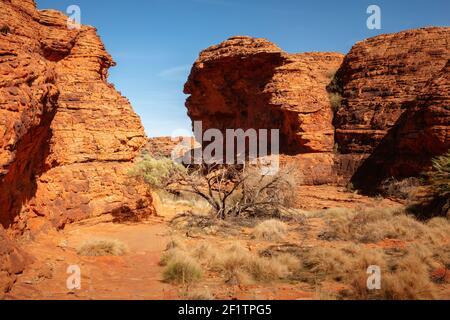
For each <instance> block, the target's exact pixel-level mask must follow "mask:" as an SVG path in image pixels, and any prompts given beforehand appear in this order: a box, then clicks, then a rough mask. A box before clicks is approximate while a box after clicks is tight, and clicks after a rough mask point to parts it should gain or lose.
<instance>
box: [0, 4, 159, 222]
mask: <svg viewBox="0 0 450 320" xmlns="http://www.w3.org/2000/svg"><path fill="white" fill-rule="evenodd" d="M0 21H1V23H2V24H4V25H5V26H7V28H5V30H7V32H4V33H1V34H0V92H1V94H0V115H1V117H0V223H1V224H2V225H3V226H5V227H10V226H12V225H14V227H15V228H16V229H20V230H24V229H27V228H34V227H37V228H41V227H42V226H43V225H45V224H46V222H47V221H51V222H52V225H53V226H55V227H62V226H64V225H65V224H66V223H68V222H71V221H75V220H79V219H83V218H87V217H91V216H96V215H100V214H103V213H115V214H120V213H121V212H129V211H133V210H137V211H146V212H148V213H150V212H151V211H152V208H151V197H149V195H148V194H147V191H146V189H145V188H144V187H140V186H132V185H127V183H126V181H127V180H128V178H127V171H128V170H129V168H130V165H131V163H132V161H133V159H134V158H135V157H136V155H137V154H138V153H139V150H140V148H141V147H142V146H143V145H144V144H145V143H146V142H147V139H146V137H145V134H144V130H143V127H142V125H141V122H140V119H139V117H138V116H137V115H136V114H135V113H134V112H133V110H132V107H131V105H130V104H129V102H128V100H127V99H126V98H124V97H122V96H121V95H120V93H119V92H117V91H116V90H115V89H114V87H113V86H112V85H111V84H109V83H108V82H107V77H108V69H109V68H110V67H111V66H113V65H114V62H113V60H112V58H111V56H110V55H109V54H108V53H107V52H106V50H105V48H104V46H103V44H102V42H101V40H100V39H99V37H98V36H97V34H96V30H95V29H94V28H93V27H88V26H82V27H81V28H80V29H69V28H68V26H67V17H65V16H64V15H63V14H61V13H59V12H57V11H53V10H44V11H37V10H36V8H35V4H34V2H33V1H32V0H27V1H23V0H21V1H19V0H11V1H8V0H6V1H5V0H2V1H0Z"/></svg>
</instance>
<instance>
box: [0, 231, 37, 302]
mask: <svg viewBox="0 0 450 320" xmlns="http://www.w3.org/2000/svg"><path fill="white" fill-rule="evenodd" d="M29 262H31V258H30V257H29V256H28V255H27V254H25V253H24V252H22V250H20V249H19V248H18V247H17V246H16V245H15V244H14V243H13V242H12V241H11V240H10V239H9V238H8V236H7V235H6V232H5V230H4V229H3V228H2V227H1V226H0V299H2V297H3V295H4V294H5V293H7V292H8V291H9V290H10V289H11V287H12V285H13V284H14V282H15V280H16V277H17V275H18V274H20V273H22V272H23V271H24V269H25V267H26V265H27V264H28V263H29Z"/></svg>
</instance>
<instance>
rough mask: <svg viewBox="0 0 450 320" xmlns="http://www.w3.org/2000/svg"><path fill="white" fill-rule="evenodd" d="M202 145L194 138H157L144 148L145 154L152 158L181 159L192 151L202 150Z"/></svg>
mask: <svg viewBox="0 0 450 320" xmlns="http://www.w3.org/2000/svg"><path fill="white" fill-rule="evenodd" d="M200 147H201V146H200V144H199V143H198V142H197V141H195V138H193V137H156V138H150V139H148V143H147V144H146V145H145V147H144V148H142V153H143V154H149V155H150V156H152V157H164V158H172V159H180V160H181V158H184V157H185V156H186V157H188V155H187V153H189V154H190V151H191V150H192V149H196V148H200Z"/></svg>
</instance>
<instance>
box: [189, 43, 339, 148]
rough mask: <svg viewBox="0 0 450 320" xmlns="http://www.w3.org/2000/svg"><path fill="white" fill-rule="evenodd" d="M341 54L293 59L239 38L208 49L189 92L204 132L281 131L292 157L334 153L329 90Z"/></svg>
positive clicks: (272, 47)
mask: <svg viewBox="0 0 450 320" xmlns="http://www.w3.org/2000/svg"><path fill="white" fill-rule="evenodd" d="M342 59H343V56H342V55H341V54H338V53H305V54H288V53H286V52H283V51H282V50H281V49H279V48H278V47H277V46H275V45H274V44H272V43H270V42H269V41H266V40H264V39H254V38H250V37H234V38H231V39H229V40H227V41H225V42H223V43H221V44H219V45H217V46H213V47H210V48H208V49H206V50H204V51H203V52H202V53H201V54H200V57H199V59H198V60H197V61H196V62H195V64H194V66H193V68H192V71H191V74H190V76H189V80H188V82H187V83H186V85H185V90H184V91H185V93H186V94H189V95H190V97H189V98H188V100H187V103H186V106H187V109H188V114H189V116H190V117H191V119H192V120H193V121H202V122H203V130H207V129H210V128H217V129H220V130H222V131H225V129H234V128H235V129H238V128H240V129H244V130H247V129H250V128H253V129H280V136H281V139H280V140H281V146H280V147H281V150H282V151H283V152H285V153H288V154H297V153H308V152H312V153H323V152H331V151H332V150H333V147H334V128H333V126H332V119H333V112H332V108H331V106H330V102H329V98H328V93H327V90H326V86H327V85H328V84H329V82H330V81H331V78H332V76H333V75H334V72H335V71H336V70H337V69H338V68H339V66H340V64H341V62H342Z"/></svg>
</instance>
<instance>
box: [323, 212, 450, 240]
mask: <svg viewBox="0 0 450 320" xmlns="http://www.w3.org/2000/svg"><path fill="white" fill-rule="evenodd" d="M336 212H339V214H336ZM321 215H322V217H323V218H324V219H325V220H326V222H327V230H326V231H325V232H324V233H323V234H322V235H321V238H322V239H326V240H343V241H355V242H363V243H374V242H379V241H382V240H385V239H398V240H404V241H414V240H420V241H421V242H431V243H437V242H440V241H442V239H443V237H445V234H447V235H448V234H450V224H449V223H448V222H446V223H442V224H440V223H438V222H432V223H431V224H429V225H427V224H425V223H422V222H420V221H418V220H416V219H415V218H414V217H413V216H409V215H407V214H406V213H404V212H403V211H402V210H400V209H387V208H374V209H365V210H361V211H355V210H346V209H342V210H338V211H336V210H333V211H330V214H329V215H328V211H326V212H323V213H321ZM439 221H440V222H442V220H439ZM436 224H437V225H438V226H436Z"/></svg>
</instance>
